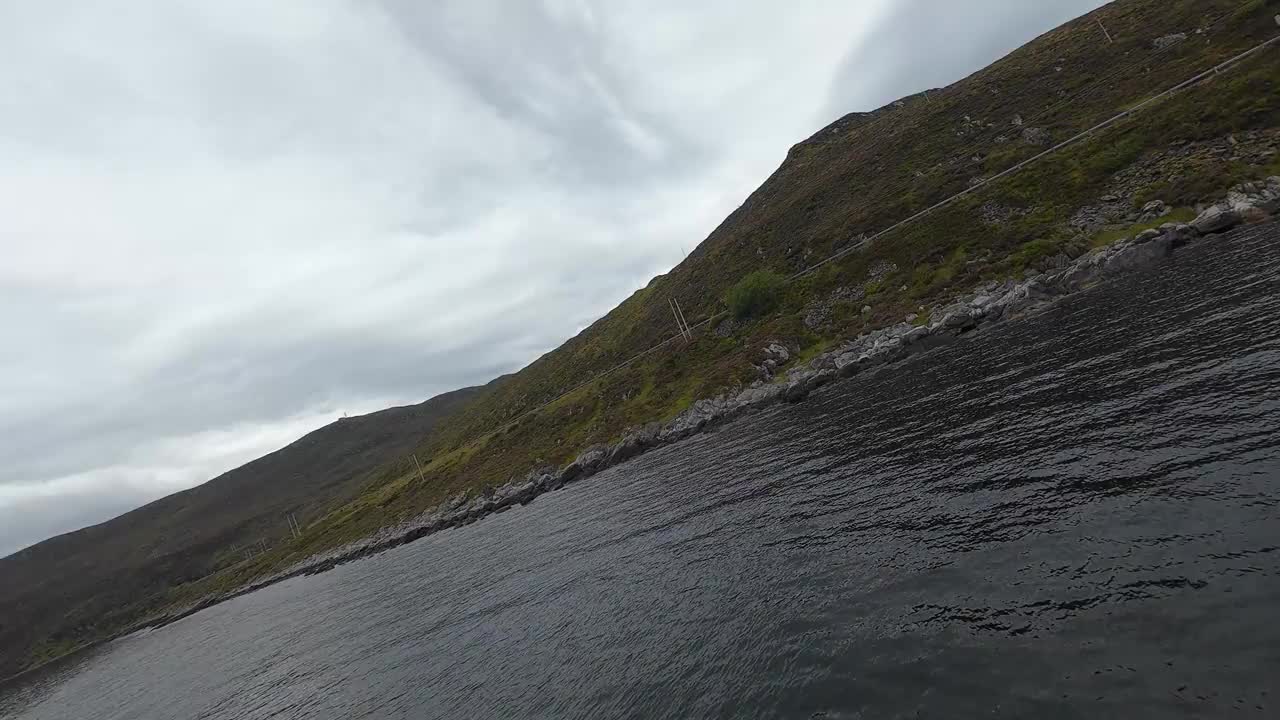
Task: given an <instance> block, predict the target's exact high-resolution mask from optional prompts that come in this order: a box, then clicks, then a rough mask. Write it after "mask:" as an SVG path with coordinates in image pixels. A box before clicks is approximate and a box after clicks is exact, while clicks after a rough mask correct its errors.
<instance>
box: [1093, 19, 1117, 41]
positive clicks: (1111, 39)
mask: <svg viewBox="0 0 1280 720" xmlns="http://www.w3.org/2000/svg"><path fill="white" fill-rule="evenodd" d="M1094 22H1096V23H1098V27H1100V28H1102V34H1103V35H1106V36H1107V42H1109V43H1112V44H1114V43H1115V40H1114V39H1113V38H1112V37H1111V33H1109V32H1107V26H1106V25H1103V24H1102V18H1094Z"/></svg>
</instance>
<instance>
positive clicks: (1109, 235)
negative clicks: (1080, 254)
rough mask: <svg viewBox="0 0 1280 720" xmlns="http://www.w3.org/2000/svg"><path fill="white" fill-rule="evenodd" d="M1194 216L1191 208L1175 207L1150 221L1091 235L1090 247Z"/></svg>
mask: <svg viewBox="0 0 1280 720" xmlns="http://www.w3.org/2000/svg"><path fill="white" fill-rule="evenodd" d="M1195 218H1196V211H1195V210H1192V209H1191V208H1175V209H1174V210H1173V211H1172V212H1170V213H1168V214H1166V215H1164V216H1162V217H1160V218H1157V219H1155V220H1152V221H1150V222H1144V223H1135V224H1133V225H1130V226H1128V227H1123V228H1116V229H1113V230H1105V231H1103V232H1100V233H1098V234H1097V235H1094V236H1093V239H1092V240H1090V241H1089V245H1090V246H1092V247H1104V246H1106V245H1110V244H1111V243H1113V242H1117V241H1120V240H1124V239H1125V238H1131V237H1133V236H1135V235H1137V234H1138V233H1140V232H1143V231H1144V230H1151V229H1153V228H1158V227H1160V226H1161V225H1164V224H1165V223H1186V222H1191V221H1192V220H1194V219H1195Z"/></svg>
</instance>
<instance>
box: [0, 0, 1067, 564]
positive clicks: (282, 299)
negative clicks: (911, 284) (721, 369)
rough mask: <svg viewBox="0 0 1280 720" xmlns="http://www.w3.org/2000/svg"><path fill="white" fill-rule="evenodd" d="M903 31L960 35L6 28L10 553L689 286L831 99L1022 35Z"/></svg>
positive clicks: (299, 8) (565, 5)
mask: <svg viewBox="0 0 1280 720" xmlns="http://www.w3.org/2000/svg"><path fill="white" fill-rule="evenodd" d="M1078 5H1079V3H1078V2H1077V3H1074V4H1072V3H1071V2H1070V1H1069V0H1059V1H1058V2H1051V3H1021V2H1013V1H1012V0H1011V1H1010V2H1007V3H1005V4H1004V7H1005V9H1006V10H1008V11H1009V12H1014V13H1015V16H1016V17H1024V16H1026V17H1030V16H1032V15H1034V16H1036V17H1037V18H1039V20H1037V22H1040V23H1041V24H1044V23H1048V25H1051V24H1052V23H1053V22H1056V19H1058V18H1061V17H1065V15H1066V14H1070V13H1071V12H1074V11H1075V10H1074V8H1075V7H1077V6H1078ZM891 6H892V7H894V8H901V7H905V8H913V9H915V10H917V11H919V10H920V9H921V8H925V7H935V8H941V10H939V12H940V13H942V16H945V17H947V18H953V16H956V13H957V11H955V10H952V9H948V8H949V7H950V6H949V5H946V4H943V3H933V4H931V5H922V4H921V3H919V2H916V3H914V4H911V5H907V6H898V5H896V4H894V3H890V2H889V0H862V1H860V2H850V3H843V4H836V5H833V4H831V3H827V2H823V1H822V0H798V1H797V2H794V3H790V4H788V5H787V6H786V7H785V8H782V7H780V6H778V5H777V4H776V3H771V2H764V1H763V0H758V1H756V2H741V1H740V0H707V2H699V3H678V2H651V1H650V0H608V1H607V2H606V1H605V0H542V1H540V2H535V1H533V0H531V1H530V2H506V1H505V0H442V1H441V2H434V3H422V2H416V1H414V0H370V1H369V2H357V1H356V0H312V1H309V2H294V3H279V2H275V3H261V2H252V1H250V0H229V1H228V2H218V3H209V2H200V1H199V0H164V1H161V0H139V1H138V2H130V3H127V4H124V5H120V4H102V3H94V2H89V1H88V0H81V1H72V2H64V3H57V4H47V3H7V4H4V5H0V84H2V85H3V86H4V87H5V88H6V92H5V93H4V94H3V96H0V253H3V257H4V258H5V261H4V262H3V263H0V327H3V328H4V332H5V341H4V343H2V344H0V437H4V438H5V442H4V443H3V444H0V554H3V553H5V552H7V551H9V550H13V549H17V548H18V547H20V546H22V545H25V544H27V543H30V542H34V541H37V540H39V539H41V538H44V537H48V536H50V535H52V534H55V533H58V532H62V531H66V530H71V529H74V528H76V527H79V526H82V525H84V524H88V523H93V522H98V521H101V520H105V519H107V518H109V517H111V516H113V515H115V514H118V513H119V512H122V511H124V510H126V509H128V508H131V507H135V506H137V505H139V504H141V503H144V502H147V501H149V500H152V499H154V498H156V497H160V496H162V495H164V494H167V493H170V492H173V491H175V490H178V489H182V488H185V487H189V486H191V485H194V484H197V483H199V482H202V481H204V480H206V479H208V478H210V477H212V476H214V475H216V474H218V473H220V472H222V471H225V470H227V469H229V468H231V467H234V466H236V465H239V464H241V463H243V462H245V461H247V460H249V459H251V458H253V457H256V456H258V455H261V454H263V453H265V452H267V451H269V450H272V449H275V448H277V447H280V446H282V445H284V444H286V443H287V442H288V441H290V440H292V439H293V438H296V437H297V436H299V435H301V434H303V433H304V432H306V431H308V430H310V429H313V428H315V427H319V426H320V425H323V424H325V423H326V422H328V421H330V420H332V419H334V418H335V417H337V416H339V415H340V414H341V413H342V412H344V411H346V412H364V411H371V410H375V409H378V408H380V407H385V406H388V405H394V404H404V403H409V402H417V401H421V400H423V399H425V398H427V397H430V396H431V395H434V394H436V393H439V392H443V391H446V390H450V389H454V388H456V387H460V386H464V385H469V384H476V383H482V382H485V381H487V380H489V379H491V378H492V377H494V376H496V375H498V374H501V373H504V372H510V371H512V370H515V369H517V368H519V367H521V366H523V365H524V364H525V363H527V362H529V361H530V360H532V359H534V358H535V357H537V356H538V355H540V354H542V353H543V352H545V351H547V350H549V349H551V348H553V347H555V346H556V345H558V344H559V343H560V342H562V341H563V340H564V339H566V338H568V337H570V336H571V335H573V334H574V333H576V332H577V331H578V330H580V329H581V328H583V327H585V326H586V325H587V324H589V323H590V322H591V321H593V320H594V319H596V318H597V317H599V316H600V315H602V314H603V313H605V312H607V311H608V310H609V309H610V308H612V307H613V306H614V305H616V304H617V303H618V302H620V301H621V300H622V299H624V298H625V297H627V296H628V295H630V294H631V293H632V292H633V291H634V290H635V289H637V288H639V287H642V286H644V285H645V284H646V283H647V282H648V281H649V279H650V278H651V277H652V276H653V275H655V274H658V273H661V272H665V271H666V270H668V269H669V268H670V267H671V266H672V265H673V264H675V263H676V262H677V261H678V260H679V259H680V258H681V257H683V254H684V251H685V250H688V249H691V248H692V247H693V246H694V245H695V244H696V243H698V242H699V241H701V240H702V239H703V238H704V237H705V236H706V235H707V234H708V233H709V232H710V230H711V229H713V228H714V227H715V225H716V224H718V223H719V221H720V220H721V219H722V218H723V217H724V216H726V215H727V214H728V213H729V212H730V211H731V210H732V209H733V208H734V207H736V206H737V205H738V204H739V203H741V202H742V200H743V199H744V198H745V197H746V196H747V195H748V194H749V193H750V192H751V191H752V190H754V189H755V187H756V186H757V185H758V184H759V183H760V182H761V181H762V180H763V179H764V178H765V177H766V176H767V175H768V174H769V173H770V172H771V171H772V170H773V169H774V168H775V167H776V166H777V164H778V163H779V162H780V161H781V160H782V158H783V157H784V156H785V153H786V150H787V148H788V147H789V146H790V145H792V144H793V143H795V142H797V141H798V140H800V139H802V138H804V137H806V136H808V135H809V134H811V133H812V132H813V131H815V130H816V129H818V128H819V127H821V126H822V125H825V124H826V123H827V122H829V121H830V120H832V119H834V117H835V116H836V115H839V114H843V112H845V111H846V109H843V108H842V109H841V110H839V111H833V110H832V109H831V105H832V104H839V105H842V106H843V105H846V104H849V103H861V102H871V101H873V100H874V101H877V102H878V101H879V99H880V98H881V97H882V96H883V97H886V98H889V99H891V96H896V95H900V94H903V93H906V92H910V91H912V90H914V89H917V88H916V87H915V85H917V84H918V83H922V82H936V81H935V79H934V78H935V77H937V75H936V73H938V72H941V70H939V67H941V66H943V65H945V71H946V72H957V71H958V69H959V67H960V66H961V65H962V64H963V63H965V62H968V63H970V64H972V65H974V68H971V69H975V68H976V64H975V63H978V60H977V58H982V57H986V56H985V55H983V54H982V53H983V52H987V53H988V54H990V53H991V52H997V51H998V49H1000V48H1004V47H1005V46H1006V45H1009V46H1012V45H1010V44H1011V43H1012V44H1016V43H1017V42H1018V41H1019V40H1021V39H1022V36H1023V35H1026V34H1027V32H1024V30H1023V29H1022V28H1023V26H1022V25H1019V26H1017V27H1013V28H1006V27H1003V26H1000V27H996V28H991V27H988V25H987V23H986V18H982V20H983V22H976V21H970V22H969V24H968V25H967V27H971V28H972V30H971V31H970V33H971V35H973V43H971V44H972V45H973V46H974V47H978V48H980V50H981V51H979V50H974V51H973V54H971V55H965V56H964V58H961V59H960V60H957V59H956V58H955V57H949V58H943V56H938V57H939V58H940V59H939V60H938V61H937V62H934V63H933V64H931V65H920V64H918V63H917V62H916V61H915V60H913V59H912V52H911V51H912V43H918V36H917V35H916V34H914V33H913V34H904V33H899V32H898V31H897V30H896V27H897V26H896V25H895V24H894V23H896V22H900V21H901V18H902V13H903V12H909V11H910V10H904V9H896V10H894V12H893V13H890V12H889V10H888V8H890V7H891ZM1032 6H1034V7H1036V8H1049V7H1050V6H1055V8H1056V9H1053V8H1051V9H1047V10H1045V11H1044V12H1043V13H1040V12H1032V11H1029V10H1027V8H1030V7H1032ZM964 8H966V9H968V8H970V5H969V4H964ZM964 15H965V13H963V12H961V13H959V16H958V17H961V19H963V17H964ZM884 18H890V21H884V20H883V19H884ZM877 23H878V24H877ZM1048 25H1046V27H1047V26H1048ZM928 32H935V30H928ZM935 37H936V36H935ZM983 38H986V39H985V40H984V39H983ZM991 38H995V40H992V39H991ZM936 49H937V45H936V44H934V46H933V47H932V48H931V53H932V52H934V51H936ZM868 53H869V54H868ZM921 54H922V53H919V52H918V51H916V52H915V53H914V55H921ZM923 55H929V54H928V53H923ZM957 57H958V56H957ZM868 58H870V59H869V60H868ZM865 62H871V63H872V64H873V66H874V72H868V71H867V66H861V69H860V70H859V71H857V72H855V71H854V70H852V69H850V68H851V67H852V65H853V64H857V63H865ZM957 63H959V64H957ZM833 88H834V90H833Z"/></svg>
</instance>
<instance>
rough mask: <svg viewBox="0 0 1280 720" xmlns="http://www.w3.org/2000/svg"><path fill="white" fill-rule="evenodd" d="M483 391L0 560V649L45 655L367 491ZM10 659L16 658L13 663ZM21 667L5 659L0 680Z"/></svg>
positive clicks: (275, 458) (426, 406)
mask: <svg viewBox="0 0 1280 720" xmlns="http://www.w3.org/2000/svg"><path fill="white" fill-rule="evenodd" d="M476 393H477V389H476V388H468V389H465V390H458V391H455V392H451V393H446V394H444V395H440V396H438V397H435V398H432V399H431V400H428V401H427V402H424V403H422V404H420V405H412V406H409V407H400V408H392V409H389V410H383V411H381V412H377V413H373V414H371V415H364V416H360V417H353V418H344V419H342V420H339V421H337V422H335V423H332V424H330V425H327V426H325V427H323V428H321V429H319V430H316V431H315V432H312V433H309V434H307V435H306V436H304V437H302V438H301V439H299V440H298V441H296V442H294V443H293V444H291V445H289V446H287V447H285V448H283V449H281V450H278V451H276V452H274V453H271V454H270V455H267V456H265V457H262V458H260V459H258V460H255V461H253V462H251V463H249V464H247V465H244V466H243V467H239V468H236V469H235V470H232V471H230V472H228V473H225V474H223V475H221V476H219V477H217V478H214V479H213V480H210V481H209V482H207V483H205V484H203V485H200V486H198V487H195V488H192V489H190V490H187V491H184V492H180V493H176V494H174V495H171V496H169V497H166V498H162V499H160V500H157V501H155V502H153V503H150V504H148V505H146V506H144V507H141V508H138V509H137V510H134V511H132V512H129V513H126V514H124V515H122V516H120V517H118V518H115V519H113V520H110V521H108V522H105V523H102V524H100V525H95V526H93V527H88V528H84V529H83V530H78V531H76V532H73V533H68V534H66V535H61V536H58V537H55V538H52V539H50V540H46V541H44V542H42V543H39V544H37V545H33V546H32V547H29V548H26V549H24V550H22V551H20V552H18V553H15V554H14V555H11V556H9V557H7V558H4V559H0V648H5V649H9V648H20V647H21V648H27V647H33V646H39V645H41V644H43V646H44V647H43V649H42V650H39V651H37V654H38V655H39V656H44V655H48V654H54V653H56V652H58V651H60V650H64V649H66V648H67V647H70V646H74V645H75V644H76V641H77V640H78V639H80V638H84V637H92V636H94V635H95V634H97V633H96V630H97V629H99V628H104V627H111V626H113V625H114V624H115V623H114V622H113V619H112V618H113V615H115V614H117V613H119V612H121V611H122V610H125V609H127V608H128V607H129V606H131V605H133V604H134V603H136V602H138V600H139V599H141V598H145V597H149V596H163V595H164V593H165V592H167V590H168V589H169V588H170V587H173V586H176V585H180V584H182V583H183V582H187V581H190V580H195V579H197V578H201V577H205V576H207V575H209V574H211V573H214V572H216V571H217V570H219V569H220V568H223V567H226V566H228V565H230V564H233V563H235V562H237V561H239V560H241V559H242V558H243V557H244V548H247V547H249V546H256V547H257V548H258V549H259V550H260V549H261V547H262V545H259V543H262V544H263V545H265V546H267V547H271V546H274V545H277V544H278V543H280V542H281V541H283V540H284V539H285V538H286V537H288V536H289V534H290V532H289V529H288V521H287V520H286V517H287V516H288V514H289V513H294V514H295V515H296V517H297V520H298V522H299V523H300V524H302V525H303V526H305V525H306V524H307V523H308V522H310V521H312V520H314V519H315V518H316V517H318V516H319V515H321V514H323V513H324V512H325V511H327V510H328V509H330V508H331V507H332V506H333V505H334V504H338V503H342V502H346V501H348V500H350V499H351V498H352V497H354V496H355V495H356V494H357V493H358V492H359V491H360V490H361V488H362V484H361V483H362V481H363V480H364V479H365V477H366V475H367V473H368V472H369V471H370V470H371V469H373V468H375V467H377V466H378V465H380V464H382V463H385V462H386V459H387V458H388V457H393V456H396V455H401V454H403V453H405V452H407V451H409V450H410V449H411V448H412V447H413V445H415V444H416V443H417V442H418V441H420V440H421V438H422V437H423V436H424V435H426V434H428V433H430V432H431V431H432V429H433V428H434V427H436V426H437V424H438V423H440V422H442V421H443V420H445V419H446V418H448V417H449V416H450V414H452V413H454V412H455V411H456V410H457V409H458V408H459V407H461V406H462V405H464V404H465V403H466V402H467V401H468V400H469V399H471V398H472V397H474V396H475V395H476ZM4 660H9V661H10V662H12V660H13V659H12V658H8V657H5V658H4ZM5 670H8V671H9V672H12V671H14V670H16V668H15V667H14V666H13V665H12V664H9V665H5V664H4V663H0V677H3V676H4V675H7V674H9V673H8V672H5Z"/></svg>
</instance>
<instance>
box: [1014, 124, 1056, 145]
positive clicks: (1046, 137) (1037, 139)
mask: <svg viewBox="0 0 1280 720" xmlns="http://www.w3.org/2000/svg"><path fill="white" fill-rule="evenodd" d="M1022 142H1024V143H1026V144H1028V145H1039V146H1046V145H1051V144H1053V136H1052V135H1050V134H1049V131H1048V130H1045V129H1044V128H1037V127H1029V128H1025V129H1023V131H1022Z"/></svg>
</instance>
